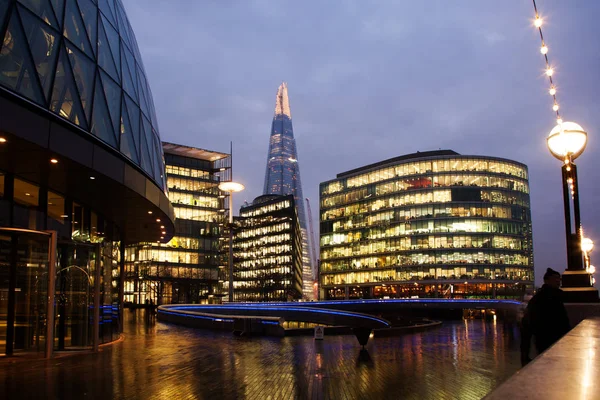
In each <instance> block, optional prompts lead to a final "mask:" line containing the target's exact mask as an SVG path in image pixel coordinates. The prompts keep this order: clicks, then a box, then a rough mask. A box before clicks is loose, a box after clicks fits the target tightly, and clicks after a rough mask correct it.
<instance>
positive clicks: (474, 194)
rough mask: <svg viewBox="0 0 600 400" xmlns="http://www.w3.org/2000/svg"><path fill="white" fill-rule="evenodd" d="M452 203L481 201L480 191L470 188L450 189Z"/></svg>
mask: <svg viewBox="0 0 600 400" xmlns="http://www.w3.org/2000/svg"><path fill="white" fill-rule="evenodd" d="M451 193H452V201H481V190H480V189H478V188H471V187H458V188H452V189H451Z"/></svg>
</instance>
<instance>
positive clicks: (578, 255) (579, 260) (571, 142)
mask: <svg viewBox="0 0 600 400" xmlns="http://www.w3.org/2000/svg"><path fill="white" fill-rule="evenodd" d="M558 122H559V123H558V125H556V126H555V127H554V128H553V129H552V131H551V132H550V135H549V136H548V138H547V139H546V143H547V145H548V149H549V150H550V153H552V155H553V156H554V157H556V158H558V159H559V160H561V161H562V162H563V165H562V183H563V200H564V208H565V231H566V237H567V270H566V271H565V273H564V274H563V279H562V285H563V289H564V291H565V294H566V296H565V297H566V299H565V300H567V301H582V302H588V301H596V302H597V301H598V291H597V290H596V289H594V288H593V287H592V285H591V279H590V278H591V277H590V274H589V272H588V271H586V269H585V267H584V263H583V254H582V253H583V250H582V244H583V243H582V240H581V239H582V236H581V216H580V213H579V183H578V180H577V166H576V165H575V163H573V161H574V160H575V159H576V158H577V157H579V156H580V155H581V154H582V153H583V151H584V150H585V145H586V144H587V132H586V131H584V130H583V128H582V127H581V125H579V124H576V123H574V122H562V120H559V121H558ZM571 209H572V215H573V221H572V220H571ZM572 222H573V223H572Z"/></svg>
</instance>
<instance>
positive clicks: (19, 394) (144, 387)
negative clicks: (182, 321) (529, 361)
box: [0, 310, 519, 400]
mask: <svg viewBox="0 0 600 400" xmlns="http://www.w3.org/2000/svg"><path fill="white" fill-rule="evenodd" d="M143 313H144V312H143V311H142V310H138V311H137V312H129V311H126V314H125V340H124V341H122V342H120V343H116V344H113V345H109V346H105V347H103V348H102V350H101V352H100V353H99V354H86V355H75V356H68V357H60V356H59V357H57V358H55V359H53V360H50V361H43V360H38V361H32V362H29V361H28V362H22V361H21V362H16V363H11V362H7V360H3V361H0V382H2V386H3V387H4V388H3V389H1V390H0V397H3V398H6V399H10V398H24V399H25V398H53V399H69V398H79V399H81V398H94V399H96V398H105V399H138V398H147V399H167V398H175V399H178V400H179V399H183V398H198V399H203V398H206V399H266V398H268V397H269V396H270V397H271V398H273V399H446V398H447V399H457V398H464V399H479V398H481V397H483V396H485V395H486V394H487V393H489V392H490V391H491V390H492V389H494V388H495V387H497V386H498V385H499V384H500V383H501V382H502V381H504V380H505V379H507V378H508V377H509V376H510V375H512V374H513V373H514V372H515V371H516V370H517V369H518V368H519V343H518V341H519V337H518V329H517V327H516V326H515V325H512V324H510V325H509V324H506V325H504V324H503V323H502V322H500V321H499V322H497V323H496V322H491V321H490V322H486V321H483V320H470V321H453V322H445V323H444V324H443V325H442V327H440V328H437V329H434V330H430V331H425V332H418V333H414V334H406V335H404V336H400V337H389V338H375V339H371V340H370V342H369V344H368V345H367V352H361V351H360V346H359V344H358V342H357V340H356V338H355V337H354V336H326V337H325V339H324V340H323V341H315V340H314V339H313V338H312V337H287V338H238V337H234V336H233V335H231V334H229V333H223V332H210V331H198V330H194V329H192V328H185V327H180V326H175V325H167V324H163V323H158V322H155V321H154V319H152V320H150V321H149V320H148V319H147V318H145V317H144V315H143Z"/></svg>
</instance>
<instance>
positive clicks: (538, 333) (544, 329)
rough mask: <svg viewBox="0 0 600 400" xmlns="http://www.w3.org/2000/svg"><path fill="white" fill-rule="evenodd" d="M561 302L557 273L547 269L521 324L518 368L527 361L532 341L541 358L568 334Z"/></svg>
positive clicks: (563, 306) (561, 294) (567, 324)
mask: <svg viewBox="0 0 600 400" xmlns="http://www.w3.org/2000/svg"><path fill="white" fill-rule="evenodd" d="M562 298H563V291H562V290H560V273H559V272H558V271H555V270H553V269H551V268H548V269H547V270H546V273H545V274H544V285H543V286H542V288H541V289H540V290H538V292H537V293H536V294H535V295H534V296H533V297H532V298H531V300H529V303H528V304H527V308H526V309H525V315H524V316H523V320H522V321H521V365H523V366H525V365H526V364H527V363H529V362H530V361H531V358H529V352H530V350H531V339H532V338H533V340H534V342H535V348H536V350H537V352H538V354H541V353H542V352H543V351H545V350H546V349H548V348H549V347H550V346H552V345H553V344H554V343H555V342H556V341H558V340H559V339H560V338H561V337H563V336H564V335H565V334H566V333H567V332H569V330H571V324H570V323H569V317H568V316H567V310H566V309H565V305H564V303H563V300H562Z"/></svg>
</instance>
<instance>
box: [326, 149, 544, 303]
mask: <svg viewBox="0 0 600 400" xmlns="http://www.w3.org/2000/svg"><path fill="white" fill-rule="evenodd" d="M320 197H321V198H320V200H321V212H320V218H321V270H320V271H321V273H320V279H321V287H322V288H324V289H325V293H324V294H325V296H326V298H360V297H390V298H392V297H411V296H420V297H424V296H428V297H429V296H431V297H434V296H440V297H442V296H448V297H449V296H453V297H456V296H459V297H519V296H520V295H521V294H522V293H523V291H524V290H526V289H527V288H528V287H530V286H532V285H533V279H534V277H533V249H532V233H531V214H530V208H529V204H530V203H529V185H528V175H527V167H526V166H525V165H523V164H520V163H517V162H514V161H510V160H504V159H497V158H489V157H480V156H462V155H459V154H457V153H454V152H452V151H438V152H428V153H417V154H413V155H409V156H404V157H398V158H397V159H392V160H388V161H386V162H382V163H378V164H374V165H371V166H366V167H364V168H360V169H357V170H354V171H350V172H348V173H344V174H340V175H338V179H335V180H332V181H328V182H324V183H321V185H320Z"/></svg>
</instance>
